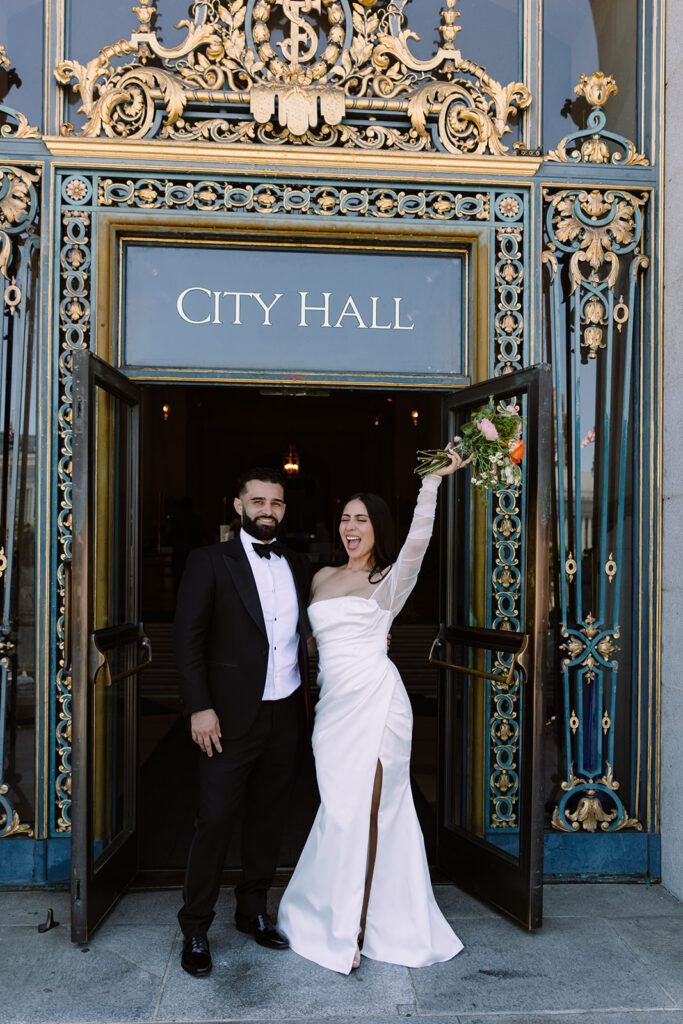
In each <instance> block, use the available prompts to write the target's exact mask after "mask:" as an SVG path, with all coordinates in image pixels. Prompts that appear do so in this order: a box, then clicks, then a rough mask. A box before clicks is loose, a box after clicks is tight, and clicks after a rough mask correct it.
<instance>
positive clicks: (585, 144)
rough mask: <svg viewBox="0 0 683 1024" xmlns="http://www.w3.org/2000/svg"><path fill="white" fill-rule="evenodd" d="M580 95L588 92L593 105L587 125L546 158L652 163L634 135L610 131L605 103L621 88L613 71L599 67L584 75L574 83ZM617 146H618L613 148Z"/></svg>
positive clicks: (576, 160) (587, 94)
mask: <svg viewBox="0 0 683 1024" xmlns="http://www.w3.org/2000/svg"><path fill="white" fill-rule="evenodd" d="M574 92H575V93H576V95H577V96H584V97H585V99H586V101H587V102H588V103H589V104H590V106H591V108H592V109H591V112H590V114H589V115H588V123H587V127H586V128H585V129H584V130H583V131H578V132H573V133H572V134H571V135H567V136H566V138H564V139H562V141H561V142H560V143H559V145H558V147H557V149H553V150H551V151H550V152H549V153H548V154H547V156H546V160H555V161H557V162H559V163H569V164H572V163H586V164H610V163H611V164H638V165H641V166H649V163H650V161H649V160H648V159H647V157H646V156H645V155H644V154H643V153H639V152H638V151H637V149H636V147H635V145H634V143H633V142H631V140H630V139H627V138H625V137H624V136H623V135H617V134H616V132H610V131H607V129H606V128H605V125H606V124H607V118H606V116H605V113H604V111H603V109H602V108H603V107H604V105H605V103H607V100H608V99H609V98H610V96H616V94H617V93H618V92H619V89H618V88H617V83H616V82H615V81H614V78H613V77H612V75H605V74H603V73H602V71H596V72H595V73H594V74H592V75H581V78H580V79H579V81H578V83H577V84H576V85H575V87H574ZM615 146H616V149H615V148H613V147H615Z"/></svg>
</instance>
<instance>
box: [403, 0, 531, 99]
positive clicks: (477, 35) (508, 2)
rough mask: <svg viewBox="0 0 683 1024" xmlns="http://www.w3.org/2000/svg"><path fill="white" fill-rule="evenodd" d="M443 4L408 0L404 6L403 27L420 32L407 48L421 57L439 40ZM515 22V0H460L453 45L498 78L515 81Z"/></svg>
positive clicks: (518, 60) (518, 65) (517, 61)
mask: <svg viewBox="0 0 683 1024" xmlns="http://www.w3.org/2000/svg"><path fill="white" fill-rule="evenodd" d="M444 6H445V5H444V3H443V0H409V2H408V3H407V4H406V6H405V8H404V13H405V16H406V22H407V27H408V28H409V29H410V30H411V31H412V32H416V33H417V35H419V36H420V39H419V40H417V39H411V40H410V44H409V45H410V49H411V52H412V53H414V54H415V56H416V57H419V58H420V59H421V60H427V59H428V58H429V57H431V56H433V54H434V53H436V51H437V49H438V47H439V45H440V44H441V36H440V34H439V25H440V24H441V11H442V10H443V8H444ZM519 23H520V10H519V0H476V2H473V0H463V3H462V4H460V18H459V19H458V22H457V24H458V26H459V28H460V32H458V35H457V37H456V40H455V45H456V47H457V48H458V49H459V50H460V51H461V52H462V55H463V57H465V58H467V59H468V60H472V61H475V62H476V63H477V64H481V65H483V66H484V67H485V68H486V69H487V71H489V73H490V74H491V75H492V76H493V77H494V78H495V79H497V80H498V81H499V82H504V83H505V82H512V81H518V80H519V79H520V77H521V52H520V45H519V35H520V33H519ZM492 26H495V28H492Z"/></svg>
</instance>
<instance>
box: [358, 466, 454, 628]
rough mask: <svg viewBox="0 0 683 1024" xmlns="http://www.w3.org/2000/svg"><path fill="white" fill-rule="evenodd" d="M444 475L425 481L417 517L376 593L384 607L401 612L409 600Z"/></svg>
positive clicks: (431, 527)
mask: <svg viewBox="0 0 683 1024" xmlns="http://www.w3.org/2000/svg"><path fill="white" fill-rule="evenodd" d="M440 483H441V477H440V476H437V475H436V473H430V475H429V476H426V477H425V478H424V480H423V481H422V487H421V488H420V493H419V494H418V496H417V504H416V505H415V511H414V513H413V521H412V523H411V524H410V529H409V530H408V536H407V537H406V539H405V543H404V544H403V547H402V548H401V550H400V551H399V553H398V558H397V559H396V561H395V562H394V565H393V567H392V569H391V570H390V572H389V574H388V575H387V576H386V577H385V579H384V580H382V582H381V583H380V584H378V590H377V592H376V593H375V595H374V597H375V600H376V601H377V604H378V605H379V606H380V608H384V609H385V610H386V611H391V612H392V613H393V614H394V615H398V613H399V612H400V610H401V608H402V607H403V605H404V604H405V603H406V601H407V600H408V597H409V595H410V592H411V590H412V589H413V587H414V586H415V582H416V580H417V577H418V573H419V572H420V567H421V565H422V560H423V558H424V556H425V552H426V550H427V547H428V546H429V541H430V539H431V536H432V530H433V528H434V515H435V513H436V499H437V494H438V490H439V484H440Z"/></svg>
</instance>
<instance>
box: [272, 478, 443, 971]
mask: <svg viewBox="0 0 683 1024" xmlns="http://www.w3.org/2000/svg"><path fill="white" fill-rule="evenodd" d="M440 479H441V478H440V477H435V476H428V477H426V479H425V481H424V482H423V485H422V488H421V490H420V494H419V496H418V500H417V506H416V509H415V514H414V517H413V522H412V525H411V527H410V532H409V534H408V537H407V539H406V542H405V544H404V545H403V547H402V549H401V552H400V554H399V556H398V558H397V560H396V562H395V564H394V566H393V568H392V569H391V571H390V572H389V573H388V575H387V576H386V577H385V578H384V579H383V580H382V581H381V582H380V583H379V584H377V585H376V586H375V587H373V588H372V595H371V596H370V597H356V596H344V597H333V598H328V599H322V600H319V601H314V602H313V603H312V604H311V605H310V607H309V616H310V621H311V626H312V629H313V633H314V635H315V639H316V642H317V645H318V655H319V665H320V669H319V684H320V699H319V701H318V704H317V706H316V709H315V726H314V729H313V750H314V753H315V763H316V774H317V778H318V786H319V789H320V799H321V803H320V808H319V810H318V813H317V816H316V818H315V821H314V823H313V827H312V829H311V832H310V834H309V836H308V839H307V841H306V845H305V846H304V849H303V852H302V854H301V857H300V859H299V862H298V864H297V866H296V869H295V871H294V874H293V876H292V879H291V881H290V883H289V885H288V886H287V889H286V890H285V893H284V895H283V897H282V902H281V904H280V909H279V914H278V920H277V925H278V928H279V929H280V930H281V931H282V932H283V933H284V934H285V935H286V936H287V938H288V939H289V942H290V945H291V947H292V949H293V950H294V951H295V952H297V953H299V954H300V955H301V956H304V957H306V958H307V959H309V960H313V961H315V962H316V963H318V964H321V965H322V966H323V967H328V968H330V969H331V970H334V971H340V972H341V973H343V974H348V973H349V972H350V970H351V964H352V961H353V957H354V954H355V951H356V942H357V939H358V932H359V928H360V918H361V911H362V906H363V897H364V892H365V879H366V872H367V861H368V847H369V824H370V811H371V804H372V791H373V785H374V780H375V771H376V768H377V761H378V760H379V761H381V763H382V770H383V776H382V792H381V801H380V807H379V814H378V837H377V853H376V860H375V867H374V873H373V876H372V886H371V889H370V900H369V904H368V910H367V920H366V926H365V937H364V943H363V950H362V952H363V955H364V956H367V957H370V958H371V959H373V960H382V961H385V962H387V963H392V964H401V965H403V966H406V967H425V966H427V965H428V964H433V963H438V962H441V961H443V960H449V959H450V958H451V957H453V956H455V954H456V953H458V952H459V951H460V950H461V949H462V943H461V942H460V939H458V937H457V935H455V933H454V932H453V930H452V929H451V927H450V925H449V924H448V923H447V921H446V919H445V918H444V916H443V914H442V913H441V911H440V910H439V908H438V906H437V904H436V901H435V899H434V894H433V892H432V887H431V881H430V878H429V869H428V865H427V858H426V854H425V847H424V839H423V836H422V832H421V829H420V825H419V822H418V819H417V814H416V812H415V805H414V803H413V798H412V794H411V790H410V748H411V739H412V730H413V716H412V709H411V706H410V701H409V699H408V695H407V694H406V691H405V687H404V686H403V683H402V682H401V677H400V675H399V673H398V670H397V669H396V666H395V665H394V664H393V662H391V661H390V660H389V657H388V655H387V633H388V632H389V629H390V626H391V623H392V621H393V619H394V618H395V616H396V615H397V614H398V612H399V611H400V610H401V608H402V607H403V605H404V604H405V601H406V599H407V598H408V595H409V594H410V592H411V590H412V589H413V587H414V585H415V581H416V579H417V575H418V572H419V570H420V566H421V564H422V559H423V557H424V554H425V551H426V549H427V545H428V544H429V539H430V537H431V533H432V527H433V522H434V512H435V508H436V498H437V490H438V485H439V482H440Z"/></svg>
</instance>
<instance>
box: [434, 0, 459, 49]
mask: <svg viewBox="0 0 683 1024" xmlns="http://www.w3.org/2000/svg"><path fill="white" fill-rule="evenodd" d="M457 2H458V0H446V6H445V7H444V9H443V10H442V11H441V25H440V26H439V32H440V33H441V38H442V39H443V42H444V46H447V47H449V48H450V47H452V46H453V44H454V43H455V37H456V36H457V34H458V32H460V28H461V26H460V25H456V24H455V22H456V21H457V19H458V18H459V17H460V11H456V9H455V5H456V4H457Z"/></svg>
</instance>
